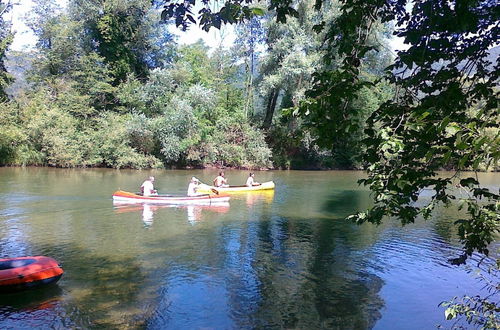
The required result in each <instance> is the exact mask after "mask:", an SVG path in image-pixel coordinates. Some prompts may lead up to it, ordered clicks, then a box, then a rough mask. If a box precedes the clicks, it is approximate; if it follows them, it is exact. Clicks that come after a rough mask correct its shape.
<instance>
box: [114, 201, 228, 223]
mask: <svg viewBox="0 0 500 330" xmlns="http://www.w3.org/2000/svg"><path fill="white" fill-rule="evenodd" d="M113 207H114V210H115V212H116V213H128V212H138V213H139V212H141V211H142V222H143V223H144V226H145V227H148V228H149V227H151V226H152V225H153V222H154V214H155V212H156V211H158V210H159V209H172V208H174V209H182V210H186V213H187V221H188V222H189V223H190V224H191V225H195V224H196V223H198V222H201V221H203V218H204V212H215V213H227V212H228V211H229V202H219V203H215V204H210V205H151V204H146V203H144V204H129V203H123V202H116V201H114V202H113Z"/></svg>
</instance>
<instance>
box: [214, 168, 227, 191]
mask: <svg viewBox="0 0 500 330" xmlns="http://www.w3.org/2000/svg"><path fill="white" fill-rule="evenodd" d="M214 186H215V187H218V188H220V187H227V186H228V184H227V179H226V178H225V177H224V172H222V171H221V172H219V176H218V177H216V178H215V179H214Z"/></svg>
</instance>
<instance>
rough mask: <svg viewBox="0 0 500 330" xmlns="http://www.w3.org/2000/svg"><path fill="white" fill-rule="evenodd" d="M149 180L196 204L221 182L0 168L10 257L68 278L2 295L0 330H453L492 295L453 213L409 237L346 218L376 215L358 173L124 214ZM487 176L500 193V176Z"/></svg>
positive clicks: (1, 245)
mask: <svg viewBox="0 0 500 330" xmlns="http://www.w3.org/2000/svg"><path fill="white" fill-rule="evenodd" d="M151 174H153V175H155V177H156V187H157V188H158V189H159V191H160V192H161V193H172V194H184V193H185V190H186V188H187V184H188V181H189V179H190V178H191V177H192V176H193V175H194V176H196V177H198V178H200V179H201V180H202V181H205V182H210V181H211V180H212V179H213V177H215V175H216V171H209V170H206V171H128V170H121V171H118V170H102V169H97V170H63V169H46V168H26V169H23V168H0V257H18V256H28V255H46V256H50V257H53V258H55V259H56V260H58V261H59V262H60V263H61V264H62V266H63V268H64V270H65V274H64V275H63V277H62V279H61V280H60V281H59V282H58V283H57V284H56V285H53V286H48V287H45V288H41V289H38V290H33V291H28V292H22V293H16V294H7V295H5V294H4V295H2V296H0V328H2V329H3V328H103V327H104V328H121V329H122V328H151V329H253V328H258V329H261V328H265V329H273V328H276V329H278V328H280V329H281V328H297V329H318V328H328V329H332V328H339V329H345V328H347V329H365V328H376V329H430V328H434V327H436V325H438V324H444V325H445V326H448V327H450V326H451V324H447V323H446V321H445V320H444V309H443V308H440V307H438V304H439V303H440V302H442V301H444V300H449V299H450V298H452V297H453V296H462V295H464V294H468V295H473V294H476V293H479V292H480V290H481V288H482V286H483V284H482V283H481V282H479V281H477V280H476V279H475V277H474V276H473V275H472V274H470V273H469V272H468V271H467V270H466V269H465V268H464V267H455V266H451V265H449V264H448V263H447V262H446V260H447V259H448V258H450V257H455V256H457V255H458V254H459V252H460V245H459V243H458V241H457V239H456V237H455V235H454V229H453V221H454V220H456V214H455V213H454V211H452V210H438V211H437V212H436V216H435V217H434V219H433V220H431V221H427V222H424V221H419V222H418V223H417V224H414V225H409V226H406V227H403V228H401V226H400V225H399V224H398V223H397V222H395V221H386V222H385V223H384V224H383V225H381V226H378V227H376V226H373V225H371V224H365V225H362V226H357V225H354V224H351V223H348V222H346V221H345V220H343V219H344V217H345V216H347V215H349V214H350V213H352V212H355V211H358V210H363V209H364V208H366V207H367V206H369V203H370V198H369V193H368V191H366V190H365V189H364V188H362V187H359V186H358V185H357V184H356V181H357V179H359V178H360V177H361V176H362V173H360V172H299V171H290V172H278V171H276V172H275V171H268V172H257V175H256V180H257V181H260V182H263V181H268V180H273V181H274V182H275V183H276V185H277V186H276V191H275V192H274V193H272V192H270V193H252V194H240V195H237V196H234V197H233V198H232V199H231V201H230V202H229V203H227V204H220V205H217V206H188V207H168V206H142V205H130V206H124V205H113V202H112V200H111V194H112V193H113V191H115V190H118V189H123V190H127V191H137V190H138V187H139V186H140V184H141V183H142V181H143V180H144V179H145V178H146V177H147V176H149V175H151ZM226 176H227V177H228V178H229V181H230V183H232V184H242V183H244V182H245V179H246V176H247V172H244V171H226ZM482 179H483V181H484V182H486V184H488V185H489V186H490V187H493V188H495V189H498V185H499V179H500V174H484V175H483V177H482Z"/></svg>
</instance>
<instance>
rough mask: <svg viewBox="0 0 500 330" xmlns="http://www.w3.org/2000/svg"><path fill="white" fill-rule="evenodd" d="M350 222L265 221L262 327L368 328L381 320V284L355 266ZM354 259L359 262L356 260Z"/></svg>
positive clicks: (260, 260) (259, 261)
mask: <svg viewBox="0 0 500 330" xmlns="http://www.w3.org/2000/svg"><path fill="white" fill-rule="evenodd" d="M350 233H351V230H350V229H349V226H348V225H346V224H339V223H336V222H334V221H327V220H325V221H319V222H318V221H314V220H313V219H307V220H306V219H304V220H301V219H293V220H290V219H284V218H274V219H273V220H272V221H269V222H267V221H262V222H260V228H259V241H258V242H260V244H259V246H258V247H257V253H256V255H257V258H256V260H255V264H256V265H259V267H258V272H257V273H258V279H259V281H260V283H261V285H260V287H259V289H260V292H261V297H260V301H259V303H258V304H259V308H258V310H257V311H256V313H255V314H254V315H253V316H252V318H253V319H254V322H257V324H258V326H257V327H269V326H271V327H281V328H283V327H284V328H331V327H341V328H346V327H347V328H366V327H371V326H373V325H374V323H375V321H376V320H377V319H378V318H379V317H380V312H379V309H380V308H381V307H382V305H383V304H382V302H381V300H380V298H378V296H377V294H378V291H379V290H380V288H381V286H382V280H381V279H380V278H378V277H376V276H373V275H371V274H370V273H369V272H368V271H367V270H364V269H363V268H362V267H363V266H362V263H361V262H356V257H353V256H352V255H353V254H355V252H356V251H355V250H354V249H352V248H351V247H349V240H350V239H351V238H352V237H349V236H350ZM353 260H354V261H353Z"/></svg>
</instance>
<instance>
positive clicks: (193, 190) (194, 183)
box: [187, 176, 200, 196]
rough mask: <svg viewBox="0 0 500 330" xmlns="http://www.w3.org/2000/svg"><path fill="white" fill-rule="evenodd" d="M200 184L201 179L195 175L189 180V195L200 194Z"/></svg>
mask: <svg viewBox="0 0 500 330" xmlns="http://www.w3.org/2000/svg"><path fill="white" fill-rule="evenodd" d="M199 184H200V180H198V179H197V178H195V177H194V176H193V177H192V178H191V181H190V182H189V186H188V191H187V195H188V196H198V195H199V193H198V185H199Z"/></svg>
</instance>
